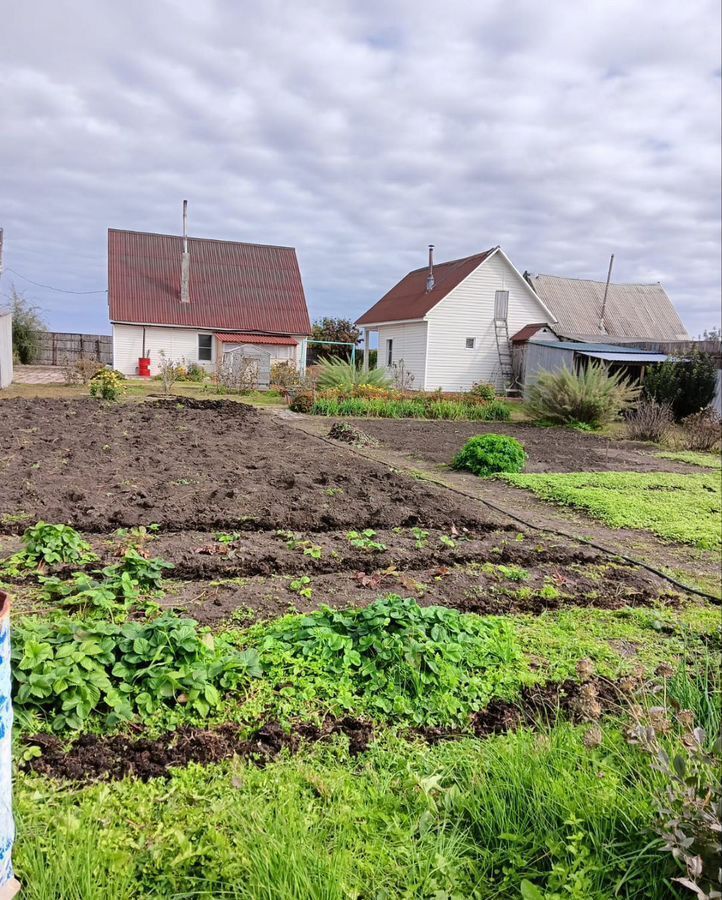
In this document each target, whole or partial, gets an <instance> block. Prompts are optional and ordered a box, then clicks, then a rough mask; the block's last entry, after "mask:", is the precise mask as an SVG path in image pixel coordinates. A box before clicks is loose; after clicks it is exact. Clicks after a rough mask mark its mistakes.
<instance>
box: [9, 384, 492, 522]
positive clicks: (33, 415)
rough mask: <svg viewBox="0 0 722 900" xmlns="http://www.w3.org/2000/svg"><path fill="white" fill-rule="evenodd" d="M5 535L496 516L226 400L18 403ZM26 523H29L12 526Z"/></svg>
mask: <svg viewBox="0 0 722 900" xmlns="http://www.w3.org/2000/svg"><path fill="white" fill-rule="evenodd" d="M0 510H2V511H3V513H4V514H5V515H4V516H3V517H2V518H1V519H0V530H1V531H4V532H6V533H13V532H14V533H19V532H21V531H22V530H23V528H24V525H25V524H27V522H29V521H35V520H37V519H44V520H45V521H49V522H67V523H69V524H72V525H74V526H76V527H77V528H80V529H82V530H84V531H101V532H108V531H111V530H113V529H114V528H117V527H120V526H125V527H128V526H136V525H140V524H149V523H151V522H155V523H158V524H159V525H160V526H161V527H162V528H170V529H173V530H180V529H186V528H187V529H201V530H210V529H223V528H234V529H245V530H258V529H262V530H263V529H274V528H284V527H285V528H302V529H303V528H308V529H314V530H319V531H321V530H332V529H338V528H357V529H361V528H367V527H375V528H379V527H393V526H398V525H402V526H411V525H436V526H438V527H444V526H449V525H451V524H456V525H457V526H462V525H470V526H473V527H480V526H484V525H485V524H486V525H488V523H489V522H490V521H493V516H491V514H489V513H487V512H485V511H483V510H482V508H481V507H477V506H474V507H470V506H469V504H467V503H465V502H464V501H463V498H455V497H450V496H448V494H446V493H445V492H443V491H442V490H440V489H439V488H438V487H436V486H434V485H432V484H429V483H425V482H419V481H413V480H411V479H408V478H405V477H404V476H402V475H399V474H396V473H394V472H391V471H389V470H388V468H387V467H385V466H383V465H382V464H378V463H374V462H371V461H368V460H363V459H360V458H353V459H352V458H350V457H349V455H348V453H347V452H346V451H344V449H343V448H342V447H339V449H335V448H332V447H330V446H329V445H328V444H324V443H322V442H320V441H318V440H317V439H316V438H314V437H311V436H309V435H305V434H302V433H301V432H299V431H297V430H291V429H289V428H288V427H287V426H285V425H284V423H283V422H282V421H279V420H278V419H276V418H274V417H272V416H269V415H264V414H263V413H261V412H259V411H258V410H256V409H254V408H252V407H250V406H248V405H246V404H243V403H235V402H233V401H224V400H188V399H181V398H178V399H177V400H176V399H174V400H170V401H163V400H160V401H155V402H152V403H142V404H135V405H131V404H123V405H110V404H103V403H100V402H97V401H94V400H92V399H88V400H47V399H35V400H24V399H14V400H7V401H4V402H3V404H2V417H1V418H0ZM22 516H24V517H25V518H24V519H23V518H19V517H22Z"/></svg>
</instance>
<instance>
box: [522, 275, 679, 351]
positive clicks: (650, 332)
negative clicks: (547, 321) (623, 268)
mask: <svg viewBox="0 0 722 900" xmlns="http://www.w3.org/2000/svg"><path fill="white" fill-rule="evenodd" d="M529 281H530V284H531V285H532V287H533V288H534V290H535V291H536V292H537V294H538V295H539V297H540V298H541V300H542V301H543V302H544V304H545V305H546V306H547V307H548V308H549V309H550V310H551V312H552V313H553V314H554V316H555V317H556V318H557V320H558V328H557V326H555V330H558V331H561V332H563V333H573V334H588V335H594V334H599V328H598V326H599V317H600V315H601V312H602V299H603V297H604V282H603V281H586V280H584V279H581V278H561V277H559V276H557V275H531V276H529ZM604 325H605V328H606V332H607V334H608V335H609V336H610V337H612V336H613V337H631V338H646V339H650V340H668V341H672V340H685V339H689V335H688V334H687V329H686V328H685V327H684V325H683V324H682V320H681V319H680V318H679V315H678V314H677V310H676V309H675V308H674V305H673V304H672V301H671V300H670V299H669V297H668V296H667V294H666V293H665V290H664V288H663V287H662V285H661V284H610V285H609V292H608V294H607V306H606V311H605V314H604Z"/></svg>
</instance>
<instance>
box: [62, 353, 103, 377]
mask: <svg viewBox="0 0 722 900" xmlns="http://www.w3.org/2000/svg"><path fill="white" fill-rule="evenodd" d="M104 368H105V366H104V365H103V363H101V362H98V360H97V359H87V358H86V357H81V358H80V359H77V360H75V362H72V363H71V362H69V361H68V360H66V361H65V362H64V364H63V374H64V375H65V383H66V384H89V383H90V381H91V379H92V378H93V376H95V375H97V374H98V372H100V370H101V369H104Z"/></svg>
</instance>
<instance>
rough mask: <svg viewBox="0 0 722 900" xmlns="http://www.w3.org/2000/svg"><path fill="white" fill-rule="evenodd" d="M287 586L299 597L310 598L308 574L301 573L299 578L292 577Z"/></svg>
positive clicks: (311, 589) (311, 590) (310, 590)
mask: <svg viewBox="0 0 722 900" xmlns="http://www.w3.org/2000/svg"><path fill="white" fill-rule="evenodd" d="M288 587H289V589H290V590H292V591H293V593H294V594H298V596H299V597H305V598H306V599H307V600H310V599H311V597H312V596H313V588H312V587H311V579H310V578H309V577H308V575H301V576H300V577H299V578H296V579H294V580H293V581H292V582H291V583H290V584H289V586H288Z"/></svg>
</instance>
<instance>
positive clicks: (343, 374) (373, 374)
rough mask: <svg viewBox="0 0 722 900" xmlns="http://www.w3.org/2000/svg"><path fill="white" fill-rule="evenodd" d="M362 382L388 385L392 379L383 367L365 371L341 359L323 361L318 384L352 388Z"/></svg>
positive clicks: (328, 386) (323, 386)
mask: <svg viewBox="0 0 722 900" xmlns="http://www.w3.org/2000/svg"><path fill="white" fill-rule="evenodd" d="M360 384H371V385H374V386H375V387H388V386H389V384H390V380H389V377H388V375H387V374H386V372H385V371H384V370H383V369H369V370H368V371H364V370H363V369H359V368H357V367H356V366H354V365H352V364H351V363H349V362H344V361H343V360H341V359H325V360H322V361H321V371H320V372H319V375H318V379H317V385H318V387H319V388H320V389H321V390H323V389H325V388H341V389H342V390H351V389H352V388H354V387H356V386H357V385H360Z"/></svg>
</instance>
